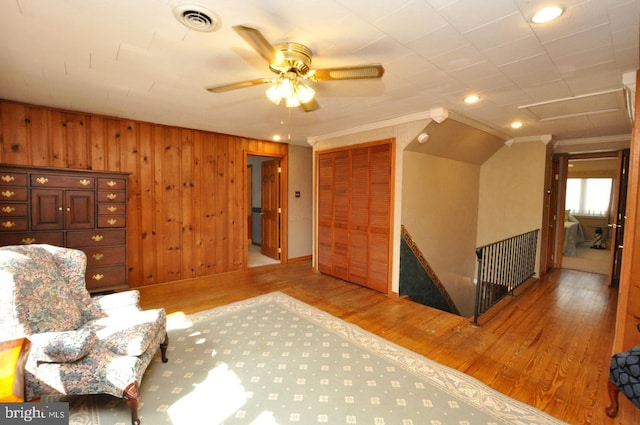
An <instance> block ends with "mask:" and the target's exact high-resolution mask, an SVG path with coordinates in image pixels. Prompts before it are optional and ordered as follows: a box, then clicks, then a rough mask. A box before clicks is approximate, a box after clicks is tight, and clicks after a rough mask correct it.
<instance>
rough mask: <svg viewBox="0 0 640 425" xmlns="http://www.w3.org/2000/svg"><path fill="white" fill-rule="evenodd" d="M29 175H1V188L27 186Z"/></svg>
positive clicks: (7, 173)
mask: <svg viewBox="0 0 640 425" xmlns="http://www.w3.org/2000/svg"><path fill="white" fill-rule="evenodd" d="M27 181H28V179H27V174H25V173H12V172H5V173H0V187H2V186H26V185H27Z"/></svg>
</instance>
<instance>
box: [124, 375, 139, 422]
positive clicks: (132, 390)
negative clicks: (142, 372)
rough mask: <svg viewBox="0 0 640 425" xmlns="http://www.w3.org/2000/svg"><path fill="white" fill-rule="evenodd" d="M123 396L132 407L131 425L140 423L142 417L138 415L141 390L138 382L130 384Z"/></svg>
mask: <svg viewBox="0 0 640 425" xmlns="http://www.w3.org/2000/svg"><path fill="white" fill-rule="evenodd" d="M123 398H124V399H125V401H126V402H127V405H129V408H130V409H131V425H140V418H139V417H138V401H139V400H140V392H139V391H138V385H137V384H136V383H133V384H129V385H128V386H127V388H125V389H124V394H123Z"/></svg>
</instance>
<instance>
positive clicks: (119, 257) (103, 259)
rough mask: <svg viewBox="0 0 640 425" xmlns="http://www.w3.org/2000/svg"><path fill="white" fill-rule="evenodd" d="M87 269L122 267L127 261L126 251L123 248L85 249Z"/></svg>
mask: <svg viewBox="0 0 640 425" xmlns="http://www.w3.org/2000/svg"><path fill="white" fill-rule="evenodd" d="M83 251H84V253H85V254H87V267H98V266H111V265H114V264H120V265H123V264H124V263H125V262H126V260H127V250H126V248H125V247H124V246H110V247H105V248H85V249H83Z"/></svg>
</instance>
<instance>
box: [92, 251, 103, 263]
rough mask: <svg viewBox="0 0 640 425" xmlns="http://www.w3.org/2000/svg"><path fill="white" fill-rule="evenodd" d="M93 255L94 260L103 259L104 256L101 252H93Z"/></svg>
mask: <svg viewBox="0 0 640 425" xmlns="http://www.w3.org/2000/svg"><path fill="white" fill-rule="evenodd" d="M92 257H93V259H94V260H97V261H100V260H102V258H104V254H102V253H100V252H99V253H97V254H93V255H92Z"/></svg>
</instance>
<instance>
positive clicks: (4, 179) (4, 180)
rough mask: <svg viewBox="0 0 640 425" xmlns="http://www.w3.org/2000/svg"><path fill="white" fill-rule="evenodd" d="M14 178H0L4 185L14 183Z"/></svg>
mask: <svg viewBox="0 0 640 425" xmlns="http://www.w3.org/2000/svg"><path fill="white" fill-rule="evenodd" d="M15 179H16V178H15V177H13V176H2V181H3V182H5V183H10V182H12V181H14V180H15Z"/></svg>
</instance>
